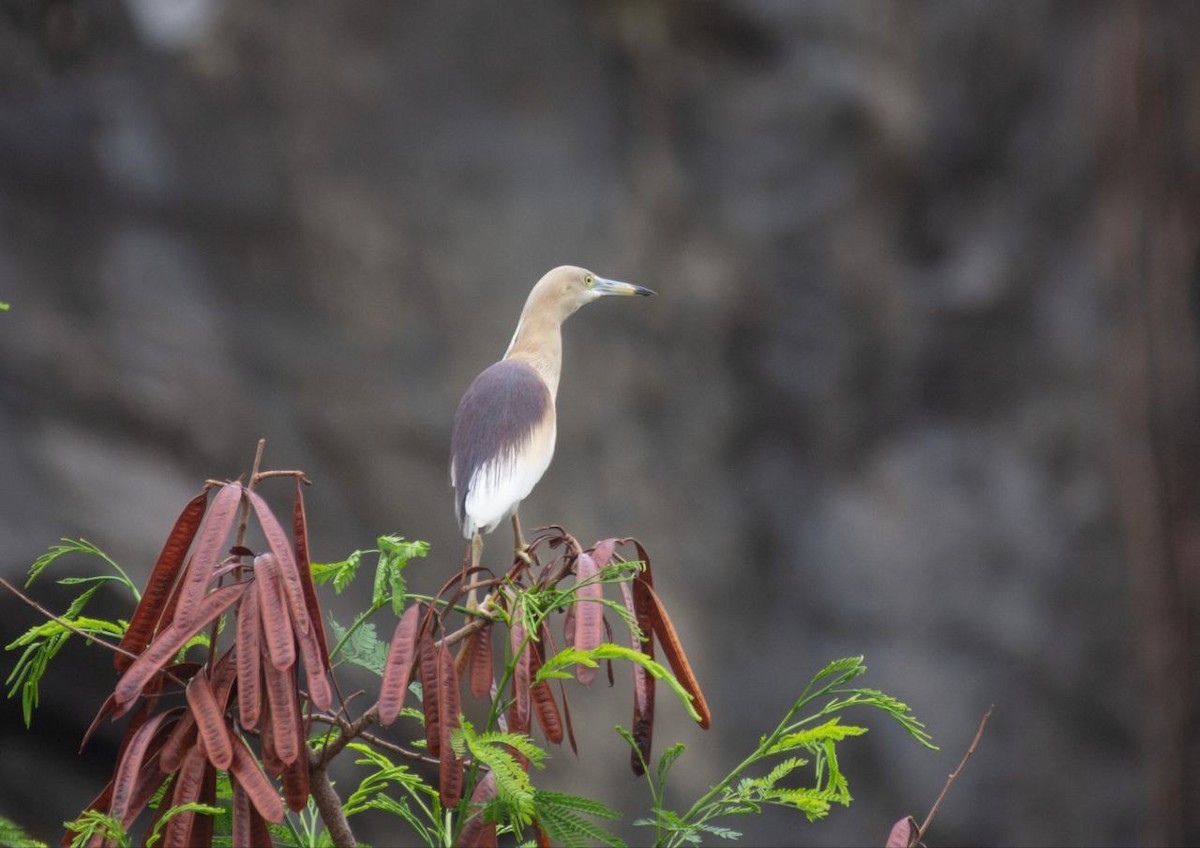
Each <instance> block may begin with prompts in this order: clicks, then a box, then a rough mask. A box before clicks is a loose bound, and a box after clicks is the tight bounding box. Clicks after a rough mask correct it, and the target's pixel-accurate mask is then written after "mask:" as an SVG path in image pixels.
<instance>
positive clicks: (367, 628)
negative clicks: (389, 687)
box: [329, 615, 388, 677]
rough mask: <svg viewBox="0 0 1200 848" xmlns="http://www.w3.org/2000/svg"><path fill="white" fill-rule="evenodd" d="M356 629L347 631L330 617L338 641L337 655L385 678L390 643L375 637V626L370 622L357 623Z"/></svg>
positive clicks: (331, 627)
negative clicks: (384, 670)
mask: <svg viewBox="0 0 1200 848" xmlns="http://www.w3.org/2000/svg"><path fill="white" fill-rule="evenodd" d="M355 624H356V625H357V626H356V627H354V628H352V629H350V630H347V629H346V628H345V627H342V625H340V624H338V623H337V621H335V620H334V618H333V616H332V615H331V616H330V617H329V626H330V630H331V631H332V633H333V638H334V639H336V640H337V646H338V649H337V654H338V655H339V656H340V657H341V659H342V660H343V661H345V662H348V663H351V664H353V665H357V666H360V667H361V668H365V669H367V670H368V671H373V672H375V674H377V675H379V676H380V677H382V676H383V666H384V663H386V662H387V652H388V643H387V642H384V641H381V640H380V638H379V637H378V636H376V635H375V625H374V624H372V623H371V622H369V621H361V622H359V621H356V622H355Z"/></svg>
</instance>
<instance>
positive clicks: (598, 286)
mask: <svg viewBox="0 0 1200 848" xmlns="http://www.w3.org/2000/svg"><path fill="white" fill-rule="evenodd" d="M592 291H594V292H596V294H601V295H603V294H617V295H622V296H624V297H631V296H633V295H637V296H638V297H655V296H656V293H655V292H652V291H650V289H644V288H642V287H641V286H635V285H633V284H632V283H622V282H618V281H617V280H606V279H604V277H597V278H596V283H595V285H593V286H592Z"/></svg>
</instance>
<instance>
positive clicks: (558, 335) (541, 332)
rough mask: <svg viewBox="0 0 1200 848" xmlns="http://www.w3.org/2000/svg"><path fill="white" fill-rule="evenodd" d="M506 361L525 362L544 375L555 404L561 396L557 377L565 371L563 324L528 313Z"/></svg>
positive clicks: (518, 326) (522, 317) (515, 335)
mask: <svg viewBox="0 0 1200 848" xmlns="http://www.w3.org/2000/svg"><path fill="white" fill-rule="evenodd" d="M504 358H505V359H517V360H520V361H522V362H526V363H528V364H529V365H530V366H531V367H532V368H533V369H534V370H535V371H537V372H538V373H539V374H541V375H542V379H543V380H545V381H546V386H547V388H549V389H550V398H551V400H553V399H554V398H555V397H557V396H558V375H559V373H560V372H561V370H562V320H561V319H559V318H558V317H557V316H554V317H547V316H538V315H536V314H534V315H531V314H529V311H528V310H526V312H525V313H524V314H522V315H521V320H520V321H519V322H518V323H517V331H516V332H515V333H513V338H512V342H511V343H510V344H509V346H508V350H507V351H506V352H505V354H504Z"/></svg>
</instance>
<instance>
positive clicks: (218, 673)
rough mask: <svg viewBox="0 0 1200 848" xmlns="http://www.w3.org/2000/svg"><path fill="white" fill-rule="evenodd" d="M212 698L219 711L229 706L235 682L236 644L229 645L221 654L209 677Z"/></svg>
mask: <svg viewBox="0 0 1200 848" xmlns="http://www.w3.org/2000/svg"><path fill="white" fill-rule="evenodd" d="M208 682H209V685H210V686H211V687H212V692H213V698H214V699H215V700H216V702H217V706H218V707H220V708H221V712H224V711H225V708H226V707H227V706H229V696H230V695H231V694H233V684H234V683H235V682H237V645H236V644H233V645H230V646H229V650H228V651H226V652H225V653H223V654H222V655H221V658H220V659H218V660H217V664H216V666H215V667H214V668H213V672H212V676H211V677H210V678H209V681H208Z"/></svg>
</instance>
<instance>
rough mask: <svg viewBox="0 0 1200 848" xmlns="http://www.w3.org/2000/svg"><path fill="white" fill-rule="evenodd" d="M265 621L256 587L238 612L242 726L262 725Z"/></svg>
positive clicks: (243, 598)
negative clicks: (261, 643) (261, 635)
mask: <svg viewBox="0 0 1200 848" xmlns="http://www.w3.org/2000/svg"><path fill="white" fill-rule="evenodd" d="M260 627H261V625H260V624H259V615H258V592H257V590H252V591H248V592H246V594H245V595H243V596H242V600H241V603H240V604H238V616H237V645H238V653H237V681H238V717H239V719H240V720H241V724H242V727H245V728H246V729H250V728H253V727H257V726H258V711H259V704H260V702H261V698H262V692H261V690H260V687H259V682H260V680H261V674H260V672H259V665H260V664H261V656H260V654H259V651H260V648H259V643H258V642H259V640H258V635H259V632H260Z"/></svg>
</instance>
